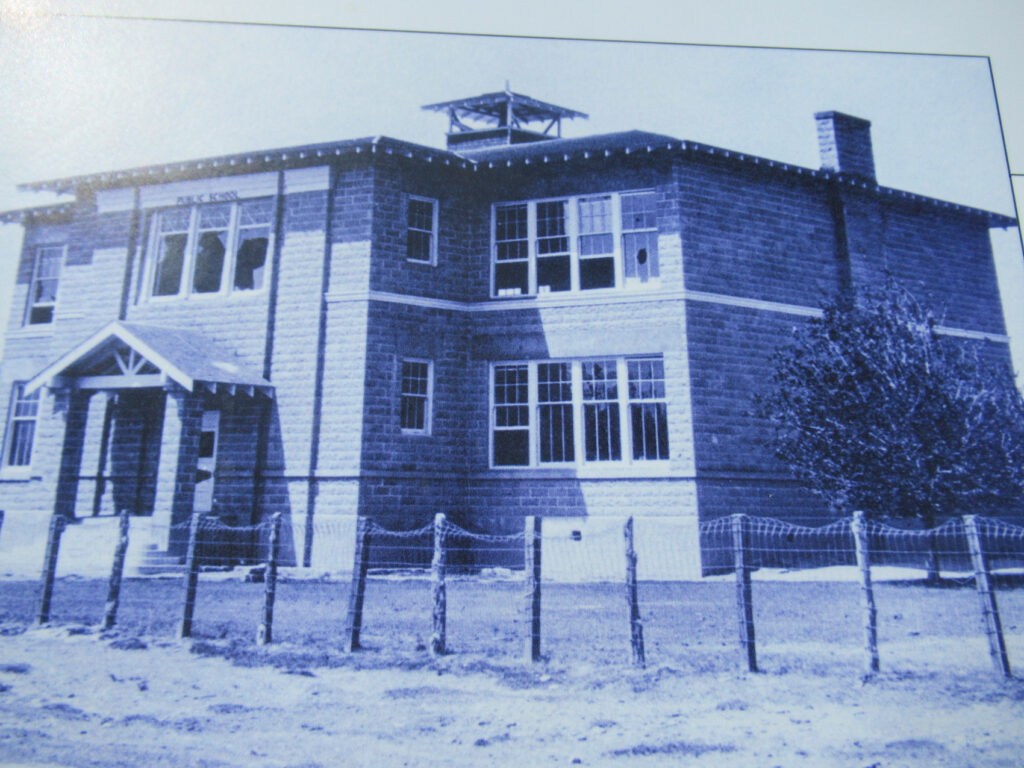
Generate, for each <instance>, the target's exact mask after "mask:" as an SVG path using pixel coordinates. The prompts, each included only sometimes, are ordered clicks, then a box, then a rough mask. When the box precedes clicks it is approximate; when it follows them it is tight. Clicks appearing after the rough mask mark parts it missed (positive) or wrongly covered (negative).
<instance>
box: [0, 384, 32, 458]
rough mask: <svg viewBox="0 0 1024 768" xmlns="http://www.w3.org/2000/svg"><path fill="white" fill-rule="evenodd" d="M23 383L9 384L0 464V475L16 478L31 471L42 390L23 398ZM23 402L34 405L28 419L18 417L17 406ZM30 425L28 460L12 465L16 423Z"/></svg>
mask: <svg viewBox="0 0 1024 768" xmlns="http://www.w3.org/2000/svg"><path fill="white" fill-rule="evenodd" d="M25 383H26V382H25V381H21V380H19V381H14V382H12V383H11V392H10V396H9V397H8V400H7V420H6V422H5V428H4V442H3V457H2V463H0V475H3V476H8V477H9V476H12V475H13V476H17V475H24V474H28V473H29V472H31V471H32V460H33V457H34V455H35V443H36V436H37V434H38V432H39V429H38V427H39V408H40V406H41V404H42V390H39V389H37V390H36V391H35V392H33V393H32V395H30V396H29V397H27V398H26V397H25V395H24V391H25ZM25 402H31V403H34V412H33V413H32V415H31V416H30V417H25V416H18V415H17V408H18V405H19V404H21V403H25ZM27 422H31V424H32V433H31V435H30V436H29V438H28V449H27V450H28V458H27V460H26V461H25V462H24V463H20V464H12V463H11V458H12V454H13V451H14V449H15V446H14V439H15V437H16V436H17V435H16V426H17V424H18V423H27Z"/></svg>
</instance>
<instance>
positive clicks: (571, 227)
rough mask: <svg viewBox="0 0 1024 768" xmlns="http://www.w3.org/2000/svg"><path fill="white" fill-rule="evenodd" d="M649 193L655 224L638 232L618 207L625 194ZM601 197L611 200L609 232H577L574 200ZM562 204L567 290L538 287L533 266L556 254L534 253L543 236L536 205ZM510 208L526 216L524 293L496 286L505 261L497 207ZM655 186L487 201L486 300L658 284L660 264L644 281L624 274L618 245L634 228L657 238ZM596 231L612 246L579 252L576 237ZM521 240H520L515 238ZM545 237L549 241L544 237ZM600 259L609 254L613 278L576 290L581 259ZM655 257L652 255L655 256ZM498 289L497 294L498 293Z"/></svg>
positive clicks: (622, 247) (577, 206)
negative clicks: (610, 281)
mask: <svg viewBox="0 0 1024 768" xmlns="http://www.w3.org/2000/svg"><path fill="white" fill-rule="evenodd" d="M645 194H653V195H655V211H654V216H655V223H654V226H653V227H645V228H643V229H642V230H638V229H635V228H632V227H630V226H628V222H626V221H625V220H624V215H623V211H622V201H623V198H628V197H631V196H638V195H645ZM602 198H608V199H609V200H610V203H611V211H610V219H611V222H610V231H607V232H586V233H585V232H583V231H582V230H583V226H581V220H582V219H583V216H582V215H581V211H580V203H581V202H588V201H595V200H599V199H602ZM563 201H564V203H565V238H566V239H567V240H568V246H569V247H568V254H567V255H568V259H569V288H568V289H566V290H557V291H556V290H550V289H549V290H543V287H544V286H541V285H539V284H538V271H539V270H538V267H539V261H542V260H544V259H545V258H550V259H553V258H554V257H556V256H557V255H558V254H554V253H540V250H541V249H540V247H539V241H540V240H542V239H545V238H544V237H542V236H540V235H539V234H538V221H539V215H538V207H539V206H542V205H546V204H551V203H558V202H563ZM515 206H526V216H527V227H526V229H527V231H526V237H525V240H526V252H527V255H526V258H525V261H526V265H527V279H526V291H525V292H519V293H516V292H515V290H516V287H515V286H513V287H510V288H499V287H498V265H499V264H502V263H507V261H508V260H506V259H502V260H499V258H498V250H499V249H498V245H499V240H498V237H497V236H498V211H499V210H500V209H504V208H512V207H515ZM657 215H658V211H657V189H655V188H653V187H646V188H639V189H626V190H618V191H612V192H594V193H587V194H580V195H558V196H554V197H538V198H530V199H526V200H503V201H498V202H494V203H492V204H491V234H490V268H491V270H490V271H491V274H490V298H492V299H509V298H523V297H527V296H530V297H534V296H548V295H553V294H561V295H566V294H568V295H588V294H600V293H601V292H606V291H616V290H623V289H626V288H637V287H644V288H645V289H646V288H650V287H655V286H658V285H660V274H661V271H660V269H661V268H660V262H659V263H658V264H657V271H658V274H657V275H653V276H649V277H647V278H646V279H643V280H641V279H639V278H636V277H629V278H627V277H626V253H625V245H624V237H625V236H626V235H627V234H636V233H638V232H645V233H652V234H653V237H654V238H655V242H657V237H658V235H659V233H660V229H659V228H658V221H657ZM601 234H609V235H611V239H612V250H611V253H610V254H607V255H605V254H589V255H581V252H582V250H583V248H582V246H581V240H582V238H583V237H586V236H594V235H601ZM519 239H520V240H521V238H519ZM547 239H550V237H548V238H547ZM500 242H502V243H504V242H512V241H510V240H502V241H500ZM604 258H611V259H612V263H613V276H614V282H613V284H612V285H608V286H599V287H590V288H582V287H581V282H582V278H581V273H580V268H581V264H582V263H586V262H587V261H594V260H599V259H604ZM655 259H657V255H655ZM499 291H502V293H499Z"/></svg>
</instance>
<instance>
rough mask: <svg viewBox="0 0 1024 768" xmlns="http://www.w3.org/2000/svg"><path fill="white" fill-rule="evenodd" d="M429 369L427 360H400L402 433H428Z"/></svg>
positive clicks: (430, 383)
mask: <svg viewBox="0 0 1024 768" xmlns="http://www.w3.org/2000/svg"><path fill="white" fill-rule="evenodd" d="M431 368H432V366H431V364H430V361H429V360H402V385H401V386H402V389H401V409H400V414H401V415H400V419H399V421H400V423H401V426H402V431H403V432H413V433H419V434H429V433H430V400H431V397H432V395H433V381H432V376H431V373H432V371H431Z"/></svg>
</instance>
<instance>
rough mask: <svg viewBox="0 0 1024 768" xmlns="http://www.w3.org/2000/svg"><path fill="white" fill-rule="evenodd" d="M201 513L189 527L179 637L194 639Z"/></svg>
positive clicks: (193, 519)
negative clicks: (193, 623) (197, 549)
mask: <svg viewBox="0 0 1024 768" xmlns="http://www.w3.org/2000/svg"><path fill="white" fill-rule="evenodd" d="M201 519H202V518H201V516H200V513H199V512H193V513H192V518H191V519H190V520H189V526H188V549H187V550H186V553H185V597H184V601H183V605H182V609H181V631H180V632H179V633H178V636H179V637H182V638H184V637H192V616H193V615H194V613H195V610H196V587H197V586H198V583H199V558H198V557H196V543H197V541H198V539H199V524H200V521H201Z"/></svg>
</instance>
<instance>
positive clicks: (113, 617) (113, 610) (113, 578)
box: [103, 509, 130, 629]
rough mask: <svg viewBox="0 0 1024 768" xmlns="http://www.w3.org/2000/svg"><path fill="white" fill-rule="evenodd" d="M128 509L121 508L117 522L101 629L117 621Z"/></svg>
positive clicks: (125, 546)
mask: <svg viewBox="0 0 1024 768" xmlns="http://www.w3.org/2000/svg"><path fill="white" fill-rule="evenodd" d="M129 524H130V520H129V517H128V510H127V509H122V510H121V519H120V521H119V523H118V533H117V545H116V546H115V547H114V562H113V565H111V567H110V581H109V582H108V583H107V605H106V610H105V611H104V612H103V629H110V628H111V627H112V626H114V624H116V623H117V606H118V605H119V604H120V602H121V578H122V577H123V576H124V557H125V554H126V553H127V552H128V526H129Z"/></svg>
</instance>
